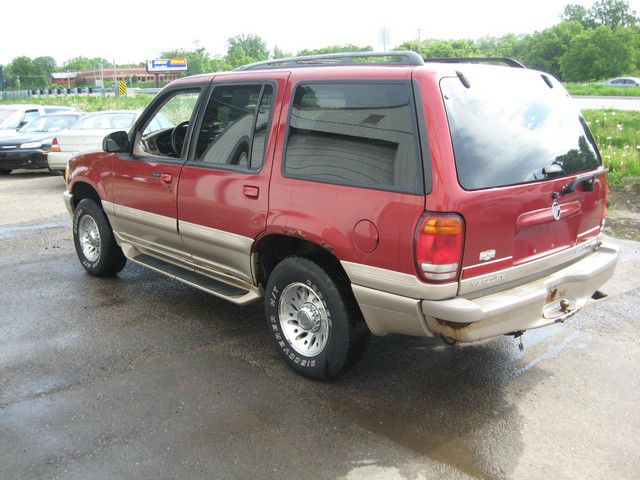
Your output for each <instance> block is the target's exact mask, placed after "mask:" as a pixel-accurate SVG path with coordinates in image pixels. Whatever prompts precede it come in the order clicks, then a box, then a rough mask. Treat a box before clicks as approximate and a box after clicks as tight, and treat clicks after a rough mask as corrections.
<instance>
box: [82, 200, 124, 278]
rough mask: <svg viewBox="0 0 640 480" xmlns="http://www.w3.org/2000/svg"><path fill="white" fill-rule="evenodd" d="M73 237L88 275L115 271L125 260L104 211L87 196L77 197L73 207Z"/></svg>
mask: <svg viewBox="0 0 640 480" xmlns="http://www.w3.org/2000/svg"><path fill="white" fill-rule="evenodd" d="M73 241H74V244H75V247H76V253H77V255H78V258H79V259H80V263H82V266H83V267H84V269H85V270H86V271H87V272H88V273H90V274H91V275H94V276H96V277H108V276H111V275H115V274H116V273H118V272H119V271H120V270H122V269H123V268H124V266H125V264H126V263H127V259H126V257H125V256H124V254H123V253H122V249H121V248H120V247H119V246H118V244H117V243H116V240H115V238H114V237H113V232H112V231H111V227H110V226H109V222H108V220H107V217H106V215H105V213H104V212H103V211H102V209H101V208H100V207H99V206H98V205H97V204H96V203H95V202H94V201H93V200H90V199H88V198H85V199H84V200H81V201H80V203H78V206H77V207H76V209H75V211H74V215H73Z"/></svg>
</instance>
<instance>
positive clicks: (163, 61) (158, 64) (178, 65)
mask: <svg viewBox="0 0 640 480" xmlns="http://www.w3.org/2000/svg"><path fill="white" fill-rule="evenodd" d="M186 71H187V59H186V58H156V59H155V60H149V61H148V62H147V72H149V73H165V72H186Z"/></svg>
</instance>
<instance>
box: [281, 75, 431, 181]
mask: <svg viewBox="0 0 640 480" xmlns="http://www.w3.org/2000/svg"><path fill="white" fill-rule="evenodd" d="M415 131H416V127H415V109H414V107H413V102H412V94H411V89H410V85H409V84H408V83H404V82H403V83H399V82H398V83H394V82H384V83H382V82H377V83H366V82H362V83H359V82H357V83H356V82H350V83H305V84H301V85H298V87H297V88H296V91H295V94H294V100H293V106H292V110H291V115H290V119H289V135H288V137H287V146H286V154H285V167H284V171H285V175H286V176H288V177H294V178H300V179H305V180H313V181H319V182H325V183H335V184H341V185H351V186H359V187H365V188H377V189H384V190H392V191H401V192H407V193H418V192H420V191H421V188H422V184H423V182H422V179H421V178H420V172H421V170H420V167H419V160H418V147H417V137H416V133H415Z"/></svg>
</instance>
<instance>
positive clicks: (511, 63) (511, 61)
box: [424, 57, 527, 68]
mask: <svg viewBox="0 0 640 480" xmlns="http://www.w3.org/2000/svg"><path fill="white" fill-rule="evenodd" d="M424 61H425V62H438V63H496V62H501V63H504V64H505V65H507V66H508V67H513V68H527V67H525V66H524V65H523V64H522V63H520V62H519V61H517V60H514V59H513V58H509V57H464V58H462V57H442V58H425V59H424Z"/></svg>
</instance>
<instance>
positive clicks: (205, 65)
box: [160, 47, 225, 75]
mask: <svg viewBox="0 0 640 480" xmlns="http://www.w3.org/2000/svg"><path fill="white" fill-rule="evenodd" d="M160 57H162V58H186V59H187V75H197V74H199V73H208V72H212V71H219V70H225V68H214V65H213V59H212V58H211V57H210V56H209V53H208V52H207V51H206V50H205V48H204V47H197V48H195V49H194V50H184V49H178V50H167V51H164V52H162V53H160ZM215 67H218V65H216V66H215Z"/></svg>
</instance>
